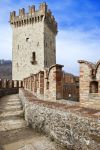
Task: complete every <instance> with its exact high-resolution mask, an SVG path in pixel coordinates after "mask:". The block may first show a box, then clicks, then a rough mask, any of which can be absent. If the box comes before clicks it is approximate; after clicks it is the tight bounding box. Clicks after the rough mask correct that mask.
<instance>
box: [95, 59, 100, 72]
mask: <svg viewBox="0 0 100 150" xmlns="http://www.w3.org/2000/svg"><path fill="white" fill-rule="evenodd" d="M99 65H100V60H99V61H98V62H97V64H96V72H97V70H98V68H99Z"/></svg>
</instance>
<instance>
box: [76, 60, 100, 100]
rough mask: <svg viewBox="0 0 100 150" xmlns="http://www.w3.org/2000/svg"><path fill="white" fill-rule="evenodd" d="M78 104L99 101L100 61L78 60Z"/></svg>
mask: <svg viewBox="0 0 100 150" xmlns="http://www.w3.org/2000/svg"><path fill="white" fill-rule="evenodd" d="M79 63H80V91H79V93H80V102H85V101H86V102H89V101H92V100H93V101H99V100H100V61H98V62H97V63H96V64H93V63H91V62H88V61H84V60H80V61H79Z"/></svg>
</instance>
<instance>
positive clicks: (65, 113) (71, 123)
mask: <svg viewBox="0 0 100 150" xmlns="http://www.w3.org/2000/svg"><path fill="white" fill-rule="evenodd" d="M20 97H21V99H22V103H23V105H24V109H25V118H26V121H27V122H28V123H29V124H30V125H31V126H32V128H34V129H35V130H37V131H40V132H44V133H46V134H48V135H49V136H50V137H51V139H53V140H55V141H57V142H59V143H60V144H62V145H65V146H66V147H67V149H69V150H70V149H74V150H78V149H79V150H86V149H87V150H98V149H99V146H100V143H99V142H98V141H99V140H98V139H99V138H100V120H99V119H98V117H96V116H95V117H93V115H92V114H93V112H94V114H95V113H96V111H94V110H88V109H84V108H81V107H80V108H79V107H74V106H72V108H71V106H67V108H66V109H64V108H62V109H60V106H59V107H57V108H56V104H55V105H54V104H53V106H52V107H51V106H49V105H51V104H49V102H48V105H46V104H45V103H47V102H40V103H39V101H37V102H36V99H35V102H34V100H33V101H31V100H30V102H29V101H28V99H31V97H30V98H28V97H27V98H26V97H25V96H24V95H23V93H22V92H21V91H20ZM48 106H49V107H48ZM58 108H59V109H58ZM90 114H91V115H90Z"/></svg>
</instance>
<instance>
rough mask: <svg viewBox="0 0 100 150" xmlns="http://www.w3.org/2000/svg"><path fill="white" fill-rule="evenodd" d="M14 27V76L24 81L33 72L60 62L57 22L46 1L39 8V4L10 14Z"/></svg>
mask: <svg viewBox="0 0 100 150" xmlns="http://www.w3.org/2000/svg"><path fill="white" fill-rule="evenodd" d="M10 24H11V26H12V30H13V43H12V51H13V60H12V61H13V66H12V79H13V80H23V79H24V78H25V77H28V76H29V75H30V74H31V73H32V74H33V73H34V74H35V73H38V72H39V71H40V70H43V69H44V68H49V67H50V66H51V65H53V64H56V34H57V23H56V21H55V18H54V16H53V15H52V12H51V11H50V10H49V9H48V8H47V5H46V3H42V4H40V6H39V10H35V6H34V5H33V6H31V7H29V12H28V13H25V9H24V8H22V9H20V10H19V15H18V16H16V12H15V11H13V12H11V13H10Z"/></svg>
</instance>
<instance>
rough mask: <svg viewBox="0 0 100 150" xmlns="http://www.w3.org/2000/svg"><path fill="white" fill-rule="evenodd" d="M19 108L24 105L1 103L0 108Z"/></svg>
mask: <svg viewBox="0 0 100 150" xmlns="http://www.w3.org/2000/svg"><path fill="white" fill-rule="evenodd" d="M13 106H14V107H15V106H16V107H19V106H22V104H21V103H9V104H7V103H0V108H6V107H13Z"/></svg>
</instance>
